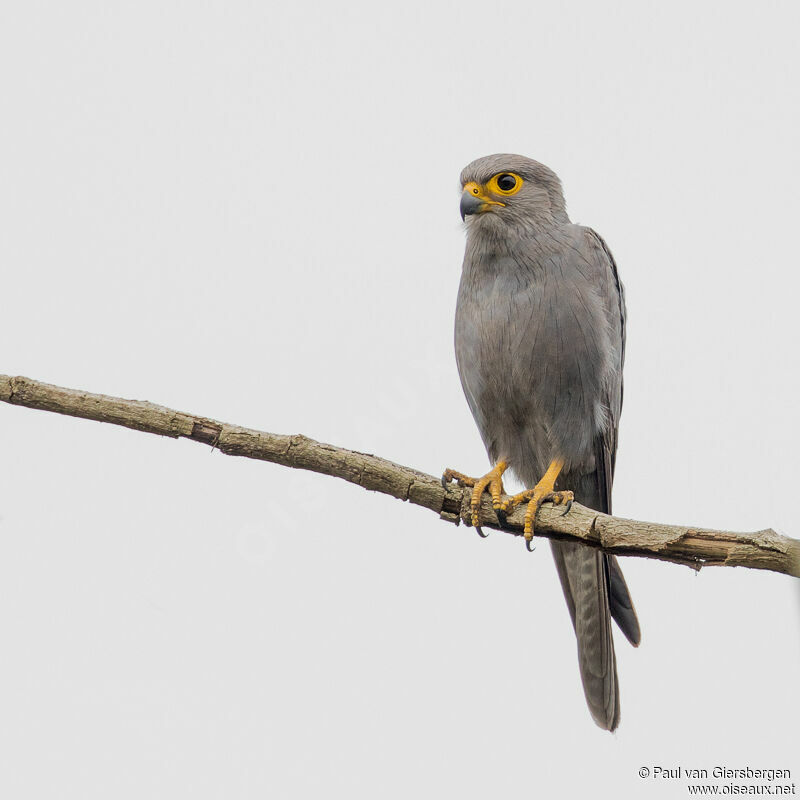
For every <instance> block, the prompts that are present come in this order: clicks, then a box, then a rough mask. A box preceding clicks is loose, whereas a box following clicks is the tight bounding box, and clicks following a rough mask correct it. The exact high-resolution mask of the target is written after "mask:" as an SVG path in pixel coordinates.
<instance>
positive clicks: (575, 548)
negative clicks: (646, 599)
mask: <svg viewBox="0 0 800 800" xmlns="http://www.w3.org/2000/svg"><path fill="white" fill-rule="evenodd" d="M603 466H606V465H603ZM610 479H611V476H610V475H608V480H606V473H605V470H603V469H602V468H601V469H600V470H597V471H595V472H591V473H588V474H583V475H581V474H574V475H570V474H567V475H563V476H562V477H561V478H560V480H559V485H560V486H561V487H563V488H568V489H572V490H573V491H574V492H575V499H576V500H577V501H578V502H579V503H582V504H583V505H585V506H588V507H589V508H595V509H597V510H599V511H604V512H608V513H610V505H611V504H610V494H611V492H610ZM550 545H551V548H552V550H553V557H554V559H555V562H556V569H557V570H558V576H559V578H560V580H561V587H562V589H563V590H564V597H565V599H566V601H567V608H568V609H569V614H570V617H571V618H572V625H573V627H574V628H575V636H576V638H577V642H578V664H579V667H580V672H581V680H582V682H583V691H584V694H585V695H586V703H587V705H588V706H589V711H590V712H591V714H592V717H593V719H594V721H595V722H596V723H597V724H598V725H599V726H600V727H601V728H605V729H606V730H609V731H613V730H614V729H615V728H616V727H617V725H619V718H620V709H619V682H618V679H617V660H616V656H615V653H614V639H613V637H612V634H611V619H612V617H613V619H614V620H615V621H616V623H617V624H618V625H619V627H620V630H622V632H623V633H624V634H625V636H626V637H627V639H628V640H629V641H630V642H631V644H633V645H634V646H636V645H638V644H639V641H640V639H641V631H640V629H639V621H638V619H637V617H636V610H635V609H634V607H633V601H632V600H631V596H630V592H629V591H628V586H627V584H626V583H625V578H624V577H623V575H622V570H621V569H620V566H619V563H618V562H617V559H616V558H615V557H614V556H607V555H606V554H604V553H602V552H601V551H599V550H598V549H597V548H594V547H589V546H587V545H583V544H579V543H577V542H557V541H551V542H550Z"/></svg>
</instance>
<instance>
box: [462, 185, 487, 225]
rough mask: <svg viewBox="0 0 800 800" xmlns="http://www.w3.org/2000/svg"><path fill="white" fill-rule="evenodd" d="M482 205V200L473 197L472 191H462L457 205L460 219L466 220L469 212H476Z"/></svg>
mask: <svg viewBox="0 0 800 800" xmlns="http://www.w3.org/2000/svg"><path fill="white" fill-rule="evenodd" d="M482 206H483V200H481V199H480V198H479V197H475V195H474V194H472V192H469V191H466V192H464V194H462V195H461V205H460V206H459V210H460V211H461V219H462V220H466V218H467V217H468V216H469V215H470V214H477V213H478V212H479V211H480V210H481V207H482Z"/></svg>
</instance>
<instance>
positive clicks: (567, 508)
mask: <svg viewBox="0 0 800 800" xmlns="http://www.w3.org/2000/svg"><path fill="white" fill-rule="evenodd" d="M571 508H572V500H567V507H566V508H565V509H564V513H563V514H562V515H561V516H562V517H566V516H567V514H569V510H570V509H571Z"/></svg>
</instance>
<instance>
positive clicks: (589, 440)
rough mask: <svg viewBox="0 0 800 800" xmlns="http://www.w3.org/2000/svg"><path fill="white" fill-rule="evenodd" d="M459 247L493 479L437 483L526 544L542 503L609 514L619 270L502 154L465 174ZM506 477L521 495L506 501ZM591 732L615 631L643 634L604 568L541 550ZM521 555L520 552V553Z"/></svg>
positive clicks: (466, 323)
mask: <svg viewBox="0 0 800 800" xmlns="http://www.w3.org/2000/svg"><path fill="white" fill-rule="evenodd" d="M461 192H462V193H461V203H460V211H461V217H462V220H463V221H464V223H465V227H466V247H465V253H464V261H463V266H462V272H461V281H460V284H459V289H458V299H457V304H456V314H455V352H456V362H457V366H458V373H459V377H460V379H461V385H462V387H463V390H464V394H465V395H466V399H467V403H468V405H469V408H470V410H471V412H472V415H473V417H474V419H475V423H476V424H477V427H478V430H479V432H480V435H481V438H482V439H483V443H484V446H485V447H486V451H487V454H488V456H489V460H490V463H491V464H492V468H491V470H490V471H489V472H488V473H487V474H486V475H484V476H483V477H482V478H477V479H476V478H471V477H469V476H468V475H465V474H464V473H461V472H456V471H455V470H452V469H447V470H445V473H444V475H443V478H442V479H443V482H445V483H446V482H448V481H451V480H455V481H457V482H458V483H460V484H461V485H462V486H471V487H472V495H471V514H472V524H473V525H474V526H475V527H476V528H477V529H478V532H479V533H481V535H483V532H482V531H481V528H480V519H479V508H480V501H481V497H482V494H483V492H484V491H489V493H490V495H491V498H492V505H493V507H494V509H495V510H496V511H497V512H498V517H499V519H500V520H501V522H502V520H503V519H504V518H505V515H506V514H508V512H509V511H511V510H512V509H513V508H514V507H516V506H518V505H520V504H522V503H527V508H526V512H525V526H524V537H525V541H526V544H527V545H530V542H531V539H532V537H533V535H534V531H535V518H536V512H537V511H538V509H539V507H540V506H541V505H542V503H544V502H552V503H554V504H563V505H564V506H565V509H566V510H565V512H564V513H566V512H567V511H569V508H570V505H571V503H572V501H573V499H574V500H575V501H577V502H579V503H581V504H583V505H585V506H588V507H589V508H592V509H595V510H596V511H600V512H603V513H606V514H611V488H612V483H613V478H614V465H615V461H616V453H617V432H618V426H619V417H620V413H621V410H622V394H623V385H622V367H623V363H624V359H625V316H626V311H625V294H624V289H623V286H622V283H621V282H620V278H619V273H618V270H617V265H616V262H615V261H614V257H613V256H612V254H611V251H610V249H609V247H608V245H607V244H606V242H605V241H604V240H603V239H602V238H601V237H600V235H599V234H597V233H596V232H595V231H594V230H592V229H591V228H588V227H584V226H582V225H577V224H574V223H572V222H571V221H570V218H569V216H568V215H567V210H566V204H565V200H564V192H563V189H562V185H561V181H560V180H559V178H558V176H557V175H556V173H555V172H553V171H552V170H551V169H550V168H548V167H546V166H545V165H544V164H542V163H540V162H538V161H534V160H533V159H530V158H526V157H524V156H520V155H514V154H508V153H499V154H495V155H489V156H485V157H483V158H478V159H476V160H475V161H473V162H471V163H470V164H468V165H467V166H466V167H465V168H464V169H463V171H462V172H461ZM506 470H508V471H509V472H510V473H512V474H514V475H515V476H516V477H517V479H518V480H519V481H521V482H522V483H523V485H524V486H525V487H526V489H525V491H524V492H521V493H519V494H517V495H515V496H513V497H511V498H508V499H505V500H504V499H503V497H504V489H503V483H502V476H503V474H504V472H505V471H506ZM550 545H551V549H552V552H553V556H554V558H555V564H556V570H557V572H558V577H559V579H560V581H561V587H562V589H563V591H564V596H565V598H566V601H567V608H568V610H569V614H570V617H571V619H572V624H573V627H574V629H575V635H576V639H577V648H578V664H579V669H580V674H581V679H582V683H583V689H584V694H585V696H586V702H587V705H588V707H589V711H590V713H591V715H592V718H593V719H594V721H595V723H597V725H598V726H599V727H601V728H603V729H606V730H609V731H613V730H615V729H616V728H617V726H618V725H619V720H620V701H619V683H618V678H617V665H616V655H615V652H614V640H613V636H612V631H611V619H612V618H613V619H614V620H615V621H616V623H617V625H618V626H619V628H620V630H621V631H622V633H623V634H624V635H625V637H626V638H627V639H628V641H629V642H630V643H631V644H632V645H633V646H634V647H636V646H638V645H639V642H640V641H641V631H640V627H639V621H638V618H637V615H636V610H635V608H634V605H633V601H632V600H631V595H630V592H629V590H628V586H627V584H626V582H625V578H624V577H623V574H622V570H621V569H620V566H619V563H618V561H617V559H616V558H615V557H614V556H613V555H609V554H606V553H603V552H602V551H601V550H599V549H597V548H594V547H591V546H589V545H585V544H581V543H578V542H568V541H554V540H551V542H550ZM529 549H530V547H529Z"/></svg>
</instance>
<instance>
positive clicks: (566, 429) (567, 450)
mask: <svg viewBox="0 0 800 800" xmlns="http://www.w3.org/2000/svg"><path fill="white" fill-rule="evenodd" d="M601 247H602V243H601V242H600V240H599V239H598V237H596V235H594V234H593V232H592V231H590V230H589V229H587V228H583V227H581V226H579V225H572V224H564V225H555V226H553V227H552V228H548V229H545V230H542V231H538V232H536V233H535V234H528V235H525V236H520V237H519V238H518V239H517V240H511V241H505V242H502V243H500V242H497V241H494V242H486V241H484V240H483V239H482V238H480V237H469V236H468V240H467V249H466V253H465V257H464V265H463V272H462V276H461V284H460V287H459V295H458V305H457V310H456V326H455V345H456V358H457V362H458V369H459V375H460V376H461V382H462V385H463V387H464V392H465V394H466V396H467V400H468V402H469V405H470V408H471V410H472V413H473V415H474V417H475V420H476V422H477V425H478V428H479V430H480V432H481V435H482V437H483V441H484V444H485V446H486V449H487V451H488V453H489V455H490V458H491V459H492V460H493V461H496V460H498V459H501V458H502V459H505V460H507V461H508V462H509V463H510V465H511V468H512V469H513V470H514V472H515V473H516V474H517V475H518V477H519V478H520V479H521V480H522V481H523V482H524V483H525V484H526V485H527V486H532V485H534V484H535V483H536V482H537V481H538V480H539V478H541V476H542V474H543V473H544V471H545V470H546V469H547V466H548V464H549V463H550V461H552V460H553V459H554V458H561V459H563V460H564V461H565V472H587V471H591V470H592V469H593V468H594V463H595V440H596V438H597V436H598V434H600V433H602V432H603V431H604V429H605V428H607V427H608V426H609V425H610V424H611V417H614V416H616V415H615V414H614V413H613V410H612V408H611V407H610V406H612V405H614V404H615V403H614V400H615V398H614V395H615V394H618V393H619V386H618V384H619V383H620V381H621V375H620V370H621V346H622V345H621V320H620V313H621V312H620V304H619V297H618V294H617V287H616V285H612V283H615V276H614V275H613V272H612V270H611V268H610V265H609V263H608V259H607V258H606V257H605V254H604V253H603V254H602V257H600V255H601V254H598V252H597V251H598V250H600V249H601ZM617 413H618V412H617Z"/></svg>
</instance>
